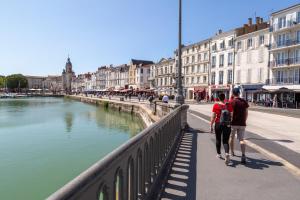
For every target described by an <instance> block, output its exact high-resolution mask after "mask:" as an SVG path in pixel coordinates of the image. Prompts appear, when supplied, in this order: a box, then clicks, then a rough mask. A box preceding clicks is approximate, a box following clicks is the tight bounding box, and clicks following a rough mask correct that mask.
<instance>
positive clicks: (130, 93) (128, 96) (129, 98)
mask: <svg viewBox="0 0 300 200" xmlns="http://www.w3.org/2000/svg"><path fill="white" fill-rule="evenodd" d="M131 95H132V94H131V92H130V93H129V95H128V97H129V101H131Z"/></svg>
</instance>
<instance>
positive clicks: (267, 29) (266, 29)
mask: <svg viewBox="0 0 300 200" xmlns="http://www.w3.org/2000/svg"><path fill="white" fill-rule="evenodd" d="M269 29H270V27H268V28H264V29H260V30H257V31H253V32H251V33H246V34H243V35H240V36H237V37H235V39H239V38H242V37H246V36H249V35H251V34H255V33H258V32H263V31H267V32H269Z"/></svg>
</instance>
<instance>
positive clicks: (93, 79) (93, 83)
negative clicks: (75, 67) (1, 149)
mask: <svg viewBox="0 0 300 200" xmlns="http://www.w3.org/2000/svg"><path fill="white" fill-rule="evenodd" d="M96 89H97V73H96V72H93V73H92V74H91V88H90V90H92V91H95V90H96Z"/></svg>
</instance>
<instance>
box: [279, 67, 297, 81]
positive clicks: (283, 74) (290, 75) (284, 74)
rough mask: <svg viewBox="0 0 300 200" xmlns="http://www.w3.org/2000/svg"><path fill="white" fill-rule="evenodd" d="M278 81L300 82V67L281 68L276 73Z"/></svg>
mask: <svg viewBox="0 0 300 200" xmlns="http://www.w3.org/2000/svg"><path fill="white" fill-rule="evenodd" d="M274 77H275V80H276V83H291V84H294V83H295V84H299V83H300V69H294V70H292V69H291V70H279V71H277V72H276V73H275V75H274Z"/></svg>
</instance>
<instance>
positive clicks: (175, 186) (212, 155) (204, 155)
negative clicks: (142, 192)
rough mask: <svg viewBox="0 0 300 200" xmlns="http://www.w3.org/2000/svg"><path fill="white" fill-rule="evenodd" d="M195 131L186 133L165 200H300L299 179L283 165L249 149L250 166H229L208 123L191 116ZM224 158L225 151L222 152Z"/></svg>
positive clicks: (234, 163) (237, 159)
mask: <svg viewBox="0 0 300 200" xmlns="http://www.w3.org/2000/svg"><path fill="white" fill-rule="evenodd" d="M188 123H189V125H190V126H191V127H192V129H191V130H190V131H188V132H187V133H185V135H184V137H183V139H182V142H181V144H180V147H179V151H178V152H177V155H176V160H175V162H174V164H173V167H172V171H171V174H170V175H169V176H168V181H167V184H166V187H165V189H164V192H163V194H162V199H165V200H167V199H173V200H183V199H184V200H196V199H197V200H248V199H249V200H253V199H262V200H269V199H272V200H283V199H296V198H298V197H299V196H300V190H299V188H300V179H298V178H296V177H294V176H293V175H292V174H290V173H289V172H288V171H287V170H285V168H283V167H282V164H281V163H280V162H277V161H274V160H270V159H268V158H267V157H265V156H263V155H261V154H260V153H258V152H257V151H255V150H254V149H250V148H247V157H248V160H247V161H248V162H247V164H246V165H241V164H240V157H239V156H240V155H241V152H240V151H239V147H235V149H236V154H237V156H236V157H234V158H232V163H231V165H230V166H226V165H225V164H224V160H220V159H218V158H216V150H215V135H213V134H211V133H205V132H208V130H209V125H208V123H207V122H205V121H203V120H200V119H199V118H197V117H195V116H193V115H192V114H188ZM223 154H224V151H223Z"/></svg>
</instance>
